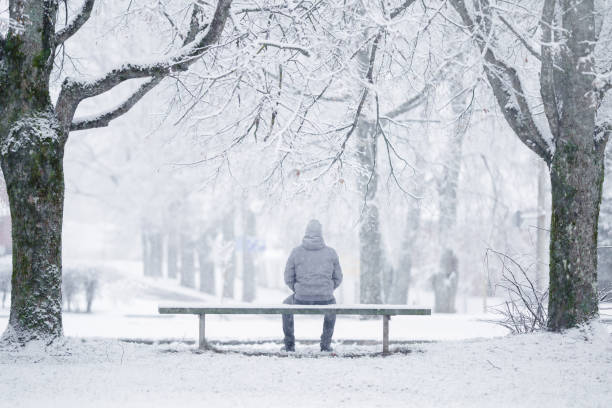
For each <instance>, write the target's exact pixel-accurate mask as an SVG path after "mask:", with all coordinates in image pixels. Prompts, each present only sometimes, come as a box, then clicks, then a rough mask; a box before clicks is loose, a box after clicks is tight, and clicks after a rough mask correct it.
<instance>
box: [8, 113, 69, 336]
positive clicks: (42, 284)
mask: <svg viewBox="0 0 612 408" xmlns="http://www.w3.org/2000/svg"><path fill="white" fill-rule="evenodd" d="M0 103H2V102H1V101H0ZM50 109H51V108H50V107H49V110H48V111H45V112H28V113H26V114H23V115H20V116H19V117H18V120H16V121H15V122H13V124H12V126H11V130H10V132H9V134H8V135H7V137H6V139H5V138H3V143H2V151H1V163H2V171H3V173H4V178H5V180H6V186H7V191H8V196H9V202H10V208H11V223H12V241H13V276H12V291H11V312H10V317H9V325H8V327H7V331H6V332H5V336H6V337H8V338H10V340H16V341H18V342H26V341H29V340H32V339H52V338H55V337H58V336H61V334H62V314H61V310H62V307H61V305H62V294H61V284H62V278H61V276H62V250H61V248H62V215H63V205H64V174H63V163H62V162H63V155H64V142H63V140H64V137H63V134H62V132H61V131H60V129H59V126H58V123H57V120H56V119H55V117H54V115H53V114H52V113H50Z"/></svg>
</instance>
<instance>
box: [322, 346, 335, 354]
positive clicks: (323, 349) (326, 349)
mask: <svg viewBox="0 0 612 408" xmlns="http://www.w3.org/2000/svg"><path fill="white" fill-rule="evenodd" d="M321 351H323V352H325V353H332V352H333V351H334V349H333V348H331V346H327V347H324V346H321Z"/></svg>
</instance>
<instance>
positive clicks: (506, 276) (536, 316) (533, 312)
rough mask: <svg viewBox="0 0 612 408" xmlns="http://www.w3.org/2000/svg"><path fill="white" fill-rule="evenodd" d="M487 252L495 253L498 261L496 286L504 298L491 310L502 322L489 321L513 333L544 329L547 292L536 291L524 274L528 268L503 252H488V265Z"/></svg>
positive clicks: (489, 250)
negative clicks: (501, 291) (504, 295)
mask: <svg viewBox="0 0 612 408" xmlns="http://www.w3.org/2000/svg"><path fill="white" fill-rule="evenodd" d="M489 253H491V254H494V255H495V256H496V257H497V258H498V259H499V261H500V264H501V273H500V275H501V278H500V281H499V283H498V284H497V285H496V286H497V287H498V288H501V289H502V290H504V291H505V293H506V295H507V300H506V301H505V302H504V303H503V304H501V305H498V306H496V307H493V308H491V309H492V310H493V312H495V313H496V314H498V315H501V316H502V319H501V320H493V321H492V322H494V323H496V324H499V325H501V326H504V327H506V328H507V329H508V330H510V332H512V333H513V334H519V333H531V332H534V331H539V330H544V329H546V321H547V319H548V311H547V307H546V305H547V302H548V290H545V291H540V290H537V289H536V287H535V285H534V283H533V281H532V279H531V278H530V277H529V274H528V273H527V272H528V269H529V268H524V267H523V266H522V265H521V264H519V263H518V262H517V261H515V260H514V259H512V258H511V257H510V256H508V255H506V254H504V253H501V252H497V251H494V250H492V249H487V254H486V257H485V258H486V262H487V264H488V256H489Z"/></svg>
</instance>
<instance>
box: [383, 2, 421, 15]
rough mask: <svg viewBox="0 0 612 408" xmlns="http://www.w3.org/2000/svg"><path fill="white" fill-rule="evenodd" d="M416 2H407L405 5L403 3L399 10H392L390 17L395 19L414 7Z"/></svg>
mask: <svg viewBox="0 0 612 408" xmlns="http://www.w3.org/2000/svg"><path fill="white" fill-rule="evenodd" d="M415 1H416V0H406V1H404V3H402V5H401V6H398V7H397V8H395V9H393V10H391V13H389V17H391V18H395V17H397V16H399V15H400V14H401V13H402V12H403V11H404V10H406V9H407V8H408V7H410V6H411V5H412V3H414V2H415Z"/></svg>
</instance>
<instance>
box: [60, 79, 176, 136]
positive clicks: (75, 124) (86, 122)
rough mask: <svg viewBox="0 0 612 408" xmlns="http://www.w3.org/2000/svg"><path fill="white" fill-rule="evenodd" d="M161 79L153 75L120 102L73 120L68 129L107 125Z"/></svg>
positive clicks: (127, 109)
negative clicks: (92, 114)
mask: <svg viewBox="0 0 612 408" xmlns="http://www.w3.org/2000/svg"><path fill="white" fill-rule="evenodd" d="M162 79H164V77H163V76H157V77H153V78H152V79H150V80H148V81H147V82H145V83H144V84H142V85H141V86H140V87H139V88H138V89H137V90H136V92H134V93H133V94H132V95H131V96H130V97H129V98H127V99H126V100H125V101H124V102H123V103H122V104H120V105H119V106H117V107H115V108H113V109H111V110H109V111H107V112H104V113H102V114H98V115H95V116H90V117H83V118H78V119H76V120H73V121H72V124H71V125H70V130H85V129H94V128H99V127H105V126H108V124H109V123H110V121H112V120H113V119H117V118H118V117H119V116H121V115H123V114H124V113H126V112H127V111H129V110H130V109H131V108H132V107H133V106H134V105H135V104H136V103H137V102H138V101H140V100H141V99H142V98H143V97H144V96H145V95H146V94H147V93H148V92H149V91H150V90H151V89H153V88H154V87H155V86H156V85H157V84H159V83H160V82H161V81H162Z"/></svg>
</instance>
